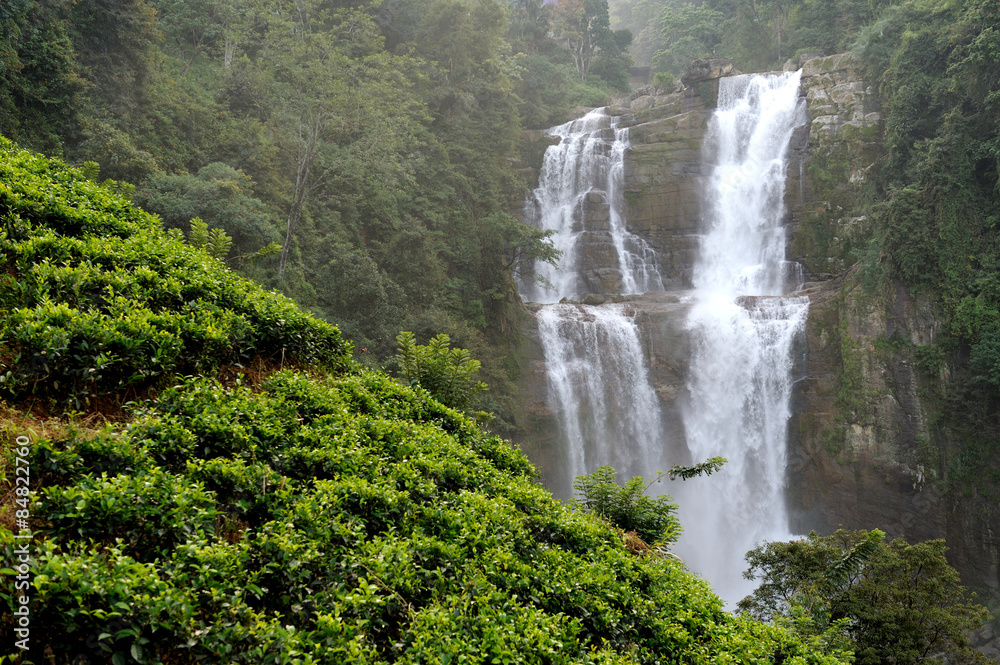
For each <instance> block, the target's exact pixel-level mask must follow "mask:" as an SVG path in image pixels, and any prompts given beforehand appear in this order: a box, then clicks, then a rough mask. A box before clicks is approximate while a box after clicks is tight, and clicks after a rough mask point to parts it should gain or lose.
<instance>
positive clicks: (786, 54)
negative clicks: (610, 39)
mask: <svg viewBox="0 0 1000 665" xmlns="http://www.w3.org/2000/svg"><path fill="white" fill-rule="evenodd" d="M894 4H899V3H894V2H892V0H790V1H789V0H637V1H636V2H631V1H630V0H611V13H612V17H613V19H614V21H613V22H614V23H615V24H616V25H619V26H621V27H623V28H626V29H628V30H630V31H631V32H632V33H633V34H634V35H635V43H634V46H633V54H634V55H635V58H636V60H637V61H638V62H640V63H642V64H647V63H652V64H653V66H654V67H656V68H657V69H660V70H662V71H667V72H671V73H673V74H677V75H679V74H682V73H683V72H684V70H685V69H686V68H687V66H688V65H689V64H690V62H691V61H692V60H694V59H696V58H706V57H725V58H733V60H734V61H735V64H736V66H737V67H738V68H739V69H741V70H742V71H746V72H752V71H767V70H771V69H778V68H780V67H781V65H782V64H783V63H784V62H785V61H786V60H787V59H789V58H796V57H798V56H799V55H800V54H804V53H812V54H820V55H824V54H825V55H831V54H834V53H841V52H843V51H846V50H848V48H849V47H850V46H851V45H852V44H853V42H854V40H855V39H856V37H857V33H858V31H859V30H860V29H861V28H862V27H864V26H866V25H869V24H870V23H871V22H872V21H874V20H875V19H877V18H878V17H879V16H880V15H881V13H882V12H883V11H884V10H886V9H887V8H891V7H892V6H893V5H894ZM904 4H905V3H904Z"/></svg>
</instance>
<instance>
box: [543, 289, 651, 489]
mask: <svg viewBox="0 0 1000 665" xmlns="http://www.w3.org/2000/svg"><path fill="white" fill-rule="evenodd" d="M537 319H538V331H539V336H540V338H541V340H542V349H543V352H544V354H545V367H546V374H547V378H548V394H549V403H550V405H551V406H552V407H553V410H554V411H555V412H556V414H557V417H558V418H559V424H560V426H561V430H562V434H563V437H564V448H563V450H564V451H565V458H564V459H563V460H561V465H562V466H563V467H564V469H563V474H562V476H563V477H562V478H553V479H551V480H552V483H551V484H553V485H555V486H556V487H558V488H559V489H560V490H561V491H562V493H565V492H566V491H567V490H568V488H569V487H571V486H572V481H573V479H574V478H576V477H577V476H580V475H583V474H585V473H591V472H593V471H594V470H595V469H597V467H599V466H602V465H605V464H610V465H611V466H613V467H615V469H617V470H618V472H619V474H624V475H626V476H630V475H633V474H642V473H648V471H647V470H646V469H645V468H644V464H646V463H648V460H651V459H659V456H660V455H661V453H662V450H661V446H660V443H659V440H660V432H661V430H662V427H661V423H660V409H659V403H658V401H657V398H656V393H655V392H654V390H653V388H652V386H651V385H650V382H649V376H648V372H647V369H646V365H647V362H646V358H645V356H644V354H643V352H642V345H641V343H640V341H639V330H638V328H637V327H636V325H635V322H634V321H633V320H632V318H631V317H629V316H628V315H627V314H626V313H625V311H624V309H623V308H622V306H621V305H603V306H599V307H593V306H586V305H549V306H547V307H543V308H541V309H540V310H539V312H538V315H537Z"/></svg>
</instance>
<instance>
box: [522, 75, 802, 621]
mask: <svg viewBox="0 0 1000 665" xmlns="http://www.w3.org/2000/svg"><path fill="white" fill-rule="evenodd" d="M799 76H800V74H799V73H790V74H782V75H767V76H741V77H734V78H724V79H721V80H720V81H719V108H718V110H717V111H716V112H715V114H714V115H713V119H712V122H711V125H710V129H709V134H708V137H707V139H706V145H705V149H704V155H705V158H706V161H707V162H708V168H707V169H705V172H706V173H707V172H709V171H710V172H711V175H710V176H709V177H708V178H707V179H706V180H707V185H706V191H705V204H704V207H703V213H704V214H703V218H704V219H703V222H704V227H705V228H704V235H703V236H702V237H701V245H700V251H699V256H698V259H697V260H696V262H695V266H694V272H693V275H692V281H693V285H694V292H693V296H690V299H691V300H692V304H691V306H690V309H689V314H688V316H687V320H686V322H685V330H686V333H687V335H688V336H689V338H690V343H691V349H692V356H691V359H690V368H689V374H688V379H687V391H688V400H687V404H686V406H685V408H684V409H683V425H684V432H685V438H686V441H687V450H673V451H668V450H665V448H666V441H667V437H666V435H665V427H664V425H665V422H664V415H663V413H662V412H661V409H660V401H659V399H658V397H657V394H656V391H655V390H654V388H653V387H652V385H651V383H650V376H649V369H648V359H647V354H646V353H644V349H643V345H642V341H641V336H640V334H639V329H638V327H637V326H636V323H635V320H634V314H630V311H631V309H630V307H628V306H625V305H620V304H617V305H616V304H608V305H600V306H589V305H579V304H574V303H564V304H554V303H556V301H558V300H560V299H567V300H573V299H578V298H580V296H583V295H586V294H631V293H642V292H645V291H661V290H663V283H662V280H661V278H660V274H659V272H658V270H657V263H656V257H655V253H654V252H653V251H652V250H651V249H650V247H649V246H648V245H647V244H646V243H645V242H644V241H643V240H642V239H641V238H638V237H637V236H635V235H634V234H632V233H630V232H629V231H628V230H627V228H626V225H625V216H624V209H625V206H624V195H623V183H624V172H625V169H624V157H625V155H626V152H627V150H628V145H629V144H628V140H629V137H628V130H627V129H625V128H621V127H619V123H618V119H617V118H612V117H609V116H608V115H607V113H606V112H605V111H604V110H597V111H593V112H591V113H589V114H587V115H586V116H584V117H583V118H581V119H579V120H575V121H573V122H570V123H566V124H564V125H560V126H558V127H555V128H553V129H551V130H549V133H550V134H551V135H553V136H557V137H559V139H560V141H559V143H558V145H554V146H551V147H549V149H548V150H547V151H546V153H545V161H544V166H543V168H542V172H541V176H540V180H539V187H538V189H536V190H535V191H534V193H533V194H532V195H531V197H529V200H528V201H527V205H526V209H527V210H528V212H529V214H528V216H529V221H532V222H533V223H535V224H536V225H537V226H539V227H540V228H543V229H548V230H551V231H553V241H554V244H555V246H556V247H557V248H558V249H559V250H561V251H562V252H563V258H562V261H561V262H560V265H559V268H558V269H554V268H552V267H551V266H548V265H538V266H536V267H535V271H534V275H523V276H522V281H521V284H520V287H521V293H522V295H523V296H524V297H525V299H527V300H535V301H538V302H542V303H548V304H544V305H542V306H541V307H540V308H539V309H538V310H537V314H536V318H537V322H538V333H539V341H540V343H541V346H542V351H543V355H544V361H545V374H546V382H547V403H548V409H549V412H550V413H551V414H552V416H553V417H554V418H555V420H556V421H557V423H558V426H559V430H560V432H559V441H558V442H557V443H556V445H555V446H553V448H554V449H556V450H547V451H546V453H547V454H548V457H549V458H550V459H549V461H550V462H552V461H553V460H552V459H551V458H552V457H553V454H552V453H553V452H555V455H554V457H556V458H557V459H555V460H554V463H555V465H557V466H558V473H557V474H555V475H558V476H559V477H547V478H546V483H547V485H548V486H549V487H550V489H552V490H553V492H555V493H557V494H560V495H563V496H566V495H569V494H571V493H572V492H571V490H570V487H571V483H572V480H573V478H574V477H576V476H579V475H582V474H584V473H591V472H593V471H594V470H595V469H596V468H597V467H598V466H601V465H604V464H610V465H612V466H614V467H615V468H616V469H617V470H618V472H619V478H620V479H625V478H628V477H629V476H631V475H643V476H646V477H650V476H652V475H654V474H655V473H656V471H657V470H660V469H665V468H667V466H669V465H670V464H672V463H684V462H686V461H688V460H690V461H702V460H704V459H706V458H708V457H713V456H716V455H722V456H724V457H726V458H728V460H729V463H728V464H727V465H726V466H725V467H724V468H723V470H722V471H721V472H719V473H718V474H715V475H713V476H712V477H711V478H705V479H698V480H694V481H690V482H688V483H679V482H678V483H674V484H672V485H671V486H670V487H669V490H668V491H670V492H672V493H674V494H676V495H677V498H678V502H679V504H680V517H681V521H682V524H683V525H684V528H685V534H684V536H683V537H682V539H681V542H680V543H678V550H679V552H680V554H681V556H682V557H683V558H684V560H685V561H686V562H687V564H688V565H689V566H690V567H691V568H692V569H693V570H695V571H697V572H699V573H701V574H703V575H704V576H705V577H706V578H708V580H709V581H710V582H712V584H713V586H714V588H715V589H716V591H717V592H718V593H719V594H720V595H721V596H722V597H723V598H725V599H726V600H727V601H729V602H734V601H736V600H739V599H740V598H741V597H742V596H743V595H745V593H747V592H749V591H750V589H751V587H750V585H749V584H748V583H746V582H745V581H744V580H743V579H742V576H741V573H742V570H743V569H744V561H743V556H744V554H745V553H746V552H747V551H748V550H750V549H751V548H753V547H754V546H755V545H756V544H757V543H758V542H760V541H761V540H763V539H780V538H787V537H788V536H789V534H788V519H787V515H786V508H785V498H784V484H785V482H784V481H785V454H786V451H785V448H786V445H787V431H786V430H787V425H788V418H789V415H790V404H789V402H790V397H791V389H792V385H791V383H792V382H791V368H792V359H793V355H792V354H793V345H794V343H795V342H796V340H797V339H800V338H801V334H802V331H803V328H804V322H805V318H806V315H807V313H808V300H807V299H805V298H798V297H793V296H786V295H785V294H787V293H788V292H789V291H794V290H795V289H796V288H797V286H798V283H799V282H801V271H800V270H798V266H797V265H796V264H792V263H789V262H787V261H785V258H784V257H785V244H786V243H785V231H784V229H783V226H782V225H783V222H784V219H785V209H784V181H785V171H786V166H787V163H786V161H787V160H786V154H785V153H786V152H787V149H788V143H789V140H790V138H791V135H792V130H793V128H794V127H795V126H796V125H798V124H801V123H802V122H804V121H806V120H807V119H806V118H804V117H803V114H804V111H805V109H804V105H803V103H802V101H801V100H800V97H799V92H798V88H799ZM532 277H535V278H541V279H532ZM539 282H541V284H539ZM546 283H547V286H546ZM687 297H688V296H685V298H687ZM676 299H677V298H676V297H674V300H675V301H676ZM551 475H553V474H550V476H551Z"/></svg>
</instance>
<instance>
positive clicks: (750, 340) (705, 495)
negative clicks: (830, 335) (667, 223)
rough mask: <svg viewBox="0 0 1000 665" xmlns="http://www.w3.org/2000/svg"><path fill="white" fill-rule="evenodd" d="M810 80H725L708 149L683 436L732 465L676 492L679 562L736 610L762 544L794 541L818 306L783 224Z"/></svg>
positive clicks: (698, 453)
mask: <svg viewBox="0 0 1000 665" xmlns="http://www.w3.org/2000/svg"><path fill="white" fill-rule="evenodd" d="M799 76H800V73H798V72H796V73H786V74H782V75H766V76H765V75H749V76H740V77H733V78H724V79H721V80H720V81H719V105H718V109H717V110H716V112H715V114H714V116H713V119H712V123H711V126H710V128H709V135H708V137H707V140H706V147H705V150H706V157H708V158H709V161H710V162H712V163H713V168H712V174H711V177H710V179H709V183H708V185H707V190H706V192H705V206H704V213H705V214H704V224H705V234H704V236H703V237H702V241H701V247H700V253H699V257H698V259H697V261H696V264H695V268H694V275H693V282H694V286H695V296H694V297H695V304H694V306H693V307H692V309H691V312H690V314H689V317H688V321H687V329H688V331H689V334H690V335H691V342H692V358H691V367H690V373H689V378H688V390H689V392H690V403H689V405H688V408H687V409H685V412H684V429H685V435H686V438H687V442H688V448H689V450H690V452H691V456H692V458H693V459H695V460H703V459H705V458H706V457H711V456H713V455H722V456H724V457H726V458H728V460H729V463H728V464H727V465H726V467H724V469H723V470H722V471H721V472H720V473H719V474H717V475H713V476H712V477H711V478H710V479H707V480H704V481H699V482H698V483H688V486H684V487H681V486H678V485H675V486H674V487H673V488H672V490H673V491H674V492H675V493H676V494H677V495H678V497H679V498H680V499H681V501H680V505H681V510H680V513H681V521H682V523H683V525H684V528H685V534H684V536H683V537H682V539H681V542H680V543H679V545H678V551H679V552H680V553H681V556H682V557H683V558H684V560H685V561H686V562H687V563H688V565H689V566H690V567H691V568H692V569H694V570H695V571H698V572H700V573H702V574H703V575H704V576H705V577H706V578H708V580H709V581H711V582H712V585H713V587H714V588H715V590H716V592H717V593H719V594H720V595H721V596H722V597H723V598H725V599H726V600H727V601H729V602H734V601H736V600H739V599H740V598H742V597H743V596H744V595H746V593H749V592H750V591H751V590H752V588H753V586H752V584H751V583H749V582H747V581H746V580H743V579H742V576H741V571H742V570H743V569H744V568H745V564H744V561H743V556H744V554H745V553H746V552H747V551H748V550H750V549H752V548H753V547H754V546H755V545H756V544H758V543H760V542H761V541H762V540H780V539H788V538H789V537H790V534H789V531H788V517H787V514H786V507H785V496H784V485H785V456H786V446H787V425H788V418H789V415H790V405H789V402H790V397H791V387H792V385H791V384H792V378H791V370H792V361H793V358H792V349H793V344H794V342H795V340H796V338H797V337H799V336H800V335H801V333H802V331H803V329H804V324H805V319H806V315H807V312H808V306H809V303H808V299H807V298H801V297H783V294H785V293H787V292H788V291H789V290H794V289H795V288H797V286H798V285H797V284H795V283H793V281H792V280H793V279H795V277H794V275H795V274H796V273H795V272H794V271H793V270H790V267H791V266H789V265H788V264H787V262H786V261H785V260H784V256H785V231H784V228H783V226H782V223H783V221H784V217H785V208H784V187H785V170H786V166H787V162H786V152H787V148H788V143H789V140H790V138H791V135H792V130H793V129H794V127H795V126H796V125H797V124H801V122H802V121H803V118H802V113H803V107H802V102H801V100H800V97H799V92H798V90H799ZM790 275H792V276H793V277H792V279H789V277H790ZM798 279H800V278H798Z"/></svg>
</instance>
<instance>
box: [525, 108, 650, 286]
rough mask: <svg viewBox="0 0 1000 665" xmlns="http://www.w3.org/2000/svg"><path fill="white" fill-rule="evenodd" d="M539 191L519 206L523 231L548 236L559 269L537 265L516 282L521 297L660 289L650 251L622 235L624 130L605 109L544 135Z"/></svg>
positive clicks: (640, 241) (634, 238) (626, 139)
mask: <svg viewBox="0 0 1000 665" xmlns="http://www.w3.org/2000/svg"><path fill="white" fill-rule="evenodd" d="M548 133H549V134H550V135H551V136H556V137H559V138H560V139H561V140H560V142H559V144H558V145H555V146H551V147H550V148H549V149H548V150H547V151H546V152H545V161H544V163H543V165H542V171H541V175H540V177H539V184H538V188H537V189H536V190H535V191H534V192H532V194H531V195H530V196H529V198H528V201H527V202H526V205H525V210H526V216H527V220H526V221H528V223H530V224H533V225H535V226H537V227H538V228H541V229H544V230H547V231H552V232H553V235H552V241H553V244H554V245H555V247H556V249H558V250H559V251H561V252H562V259H561V261H560V264H559V266H558V267H553V266H551V265H549V264H545V263H538V264H536V265H535V266H534V269H533V271H530V272H531V273H532V274H524V275H522V276H521V285H520V287H521V295H522V296H523V297H524V298H525V299H527V300H530V301H534V302H542V303H552V302H558V301H559V300H560V299H562V298H570V299H577V298H580V297H582V296H583V295H586V294H588V293H603V294H633V293H645V292H646V291H652V290H658V289H662V288H663V282H662V280H661V278H660V273H659V271H658V270H657V267H656V256H655V253H654V252H653V250H652V248H650V247H649V245H648V244H647V243H646V242H645V241H644V240H643V239H642V238H640V237H638V236H636V235H634V234H633V233H630V232H629V230H628V229H627V228H626V223H625V215H624V212H623V211H624V195H623V191H622V181H623V172H624V158H625V151H626V150H628V147H629V132H628V129H627V128H620V127H618V118H617V117H614V116H610V115H608V113H607V112H606V110H605V109H597V110H595V111H591V112H590V113H588V114H587V115H585V116H584V117H582V118H579V119H577V120H573V121H572V122H568V123H566V124H563V125H559V126H558V127H553V128H552V129H550V130H548Z"/></svg>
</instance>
